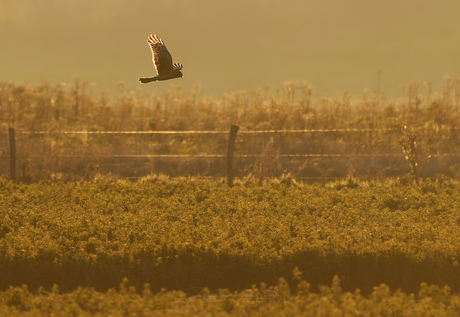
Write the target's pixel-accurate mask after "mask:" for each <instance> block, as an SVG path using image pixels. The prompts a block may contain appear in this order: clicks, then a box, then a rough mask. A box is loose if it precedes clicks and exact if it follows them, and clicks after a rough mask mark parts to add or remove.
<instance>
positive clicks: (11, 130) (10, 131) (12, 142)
mask: <svg viewBox="0 0 460 317" xmlns="http://www.w3.org/2000/svg"><path fill="white" fill-rule="evenodd" d="M8 135H9V137H10V179H11V180H12V181H13V182H14V183H16V138H15V136H14V128H8Z"/></svg>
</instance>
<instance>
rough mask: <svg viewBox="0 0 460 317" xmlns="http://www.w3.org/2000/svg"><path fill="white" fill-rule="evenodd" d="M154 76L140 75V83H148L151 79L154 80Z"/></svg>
mask: <svg viewBox="0 0 460 317" xmlns="http://www.w3.org/2000/svg"><path fill="white" fill-rule="evenodd" d="M156 80H157V79H156V77H141V78H139V82H140V83H142V84H147V83H150V82H152V81H156Z"/></svg>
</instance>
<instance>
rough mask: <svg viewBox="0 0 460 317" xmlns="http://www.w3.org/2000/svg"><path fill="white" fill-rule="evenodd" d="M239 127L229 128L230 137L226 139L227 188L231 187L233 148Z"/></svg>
mask: <svg viewBox="0 0 460 317" xmlns="http://www.w3.org/2000/svg"><path fill="white" fill-rule="evenodd" d="M239 129H240V127H238V126H236V125H233V124H232V127H231V128H230V136H229V138H228V153H227V182H228V186H230V187H232V186H233V150H234V148H235V140H236V134H237V133H238V130H239Z"/></svg>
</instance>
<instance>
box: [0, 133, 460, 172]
mask: <svg viewBox="0 0 460 317" xmlns="http://www.w3.org/2000/svg"><path fill="white" fill-rule="evenodd" d="M11 130H13V132H14V133H13V134H15V135H23V136H25V137H33V136H46V135H51V136H53V135H54V136H57V135H69V136H71V135H75V136H78V135H80V136H90V135H94V136H96V135H101V136H104V135H151V136H155V135H157V136H161V135H169V136H181V135H182V136H185V135H203V136H205V135H222V136H224V135H229V131H228V130H227V131H86V130H84V131H21V130H15V129H10V130H9V132H8V133H1V132H0V136H1V135H5V134H10V153H7V154H9V155H5V154H6V152H5V151H3V154H2V153H0V158H3V159H5V158H10V161H11V163H10V170H11V171H14V170H15V169H16V167H15V166H14V165H15V161H16V159H18V158H23V157H27V158H50V157H53V158H64V159H65V158H69V159H72V158H101V159H108V158H120V159H123V158H144V159H197V158H200V159H222V158H228V156H229V153H226V154H225V153H221V154H207V153H200V154H156V153H147V154H146V153H143V154H141V153H139V154H132V153H131V154H104V153H91V152H90V151H89V152H86V153H77V154H63V153H52V152H48V153H47V154H41V153H39V154H36V153H27V154H25V153H22V151H19V152H20V153H12V151H11V148H14V149H15V148H16V146H15V144H11V142H13V143H14V142H15V141H14V140H13V141H12V139H11ZM388 132H390V133H391V132H395V133H396V130H395V129H392V128H377V129H373V128H351V129H304V130H286V129H282V130H273V129H271V130H239V131H238V134H239V135H240V134H241V135H254V136H257V135H270V134H284V135H293V134H306V133H311V134H315V133H320V134H327V133H345V134H348V133H368V134H370V135H372V134H373V133H388ZM13 139H14V136H13ZM11 145H13V147H11ZM0 152H1V151H0ZM14 152H16V150H14ZM232 152H233V150H232ZM391 152H393V151H391ZM265 155H266V156H276V157H279V158H288V159H289V158H292V159H295V158H299V159H308V158H332V159H333V158H336V159H340V158H344V159H354V158H398V159H402V160H404V157H405V155H404V154H403V153H402V151H395V152H393V153H389V152H385V153H378V151H374V152H371V153H369V152H366V151H364V153H363V152H359V151H355V153H331V152H329V153H279V152H278V153H268V154H267V153H265ZM233 156H234V157H236V158H259V157H261V153H258V154H252V153H251V154H250V153H246V154H244V153H237V154H234V155H233V153H232V157H233ZM420 156H421V155H420ZM429 157H436V158H439V157H446V158H448V157H451V158H456V157H460V153H434V154H432V155H429Z"/></svg>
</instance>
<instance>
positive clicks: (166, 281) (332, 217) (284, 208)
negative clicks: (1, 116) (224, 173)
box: [0, 176, 460, 294]
mask: <svg viewBox="0 0 460 317" xmlns="http://www.w3.org/2000/svg"><path fill="white" fill-rule="evenodd" d="M404 183H405V181H404V179H401V180H394V181H392V182H389V183H385V184H382V183H373V182H371V183H359V182H356V181H353V180H352V179H350V180H349V181H348V182H343V183H333V184H331V185H329V186H326V187H321V186H320V185H303V184H298V183H296V182H295V181H293V180H292V179H290V178H283V179H273V180H267V181H265V182H264V184H263V185H259V184H258V183H253V182H251V181H247V182H246V181H238V182H237V185H236V186H235V187H233V188H229V187H228V186H227V185H226V184H225V183H224V182H223V181H214V180H206V179H201V178H198V179H194V178H179V179H168V178H167V177H164V176H151V177H149V178H147V179H144V180H143V181H141V182H136V183H129V182H106V181H100V182H95V183H68V184H50V185H45V184H43V183H41V184H31V185H24V184H12V183H11V182H8V181H6V180H2V181H1V186H0V210H2V214H1V217H2V219H1V221H0V272H2V274H1V277H0V287H1V288H3V289H5V288H7V287H8V286H10V285H13V286H20V285H22V284H26V285H28V286H29V287H30V289H32V290H34V289H37V288H38V287H39V286H43V287H45V288H48V289H49V288H51V287H52V285H53V284H57V285H59V288H60V289H61V290H62V291H69V290H73V289H75V288H76V287H78V286H87V287H95V288H96V289H98V290H101V291H104V290H107V289H108V288H111V287H116V286H117V285H118V284H119V283H120V281H121V280H122V278H124V277H127V278H128V279H129V281H130V282H131V283H132V285H134V286H135V287H136V288H137V289H141V288H142V286H143V284H144V283H149V284H150V286H151V289H152V291H153V292H158V291H159V290H160V289H162V288H166V289H168V290H179V289H184V288H188V287H209V288H210V289H219V288H228V289H230V290H241V289H245V288H248V287H250V286H251V285H252V284H257V285H260V283H262V282H264V283H267V284H269V285H275V284H276V283H277V281H278V279H279V278H280V277H283V278H285V279H286V280H287V282H288V283H289V285H291V287H294V286H293V285H294V284H295V283H294V280H293V278H292V273H291V272H292V270H293V269H294V268H295V267H298V269H299V270H300V271H301V272H303V275H302V276H303V278H304V279H305V280H306V281H308V282H309V283H311V286H312V290H314V291H317V290H318V287H319V285H327V284H329V283H330V281H331V279H332V277H333V276H334V275H336V274H337V275H338V276H339V277H340V278H341V280H342V284H341V285H342V288H343V289H344V290H347V291H354V290H355V289H356V288H359V289H360V290H361V291H362V292H363V293H364V294H368V293H369V292H371V290H372V288H373V287H374V286H376V285H379V284H381V283H385V284H387V285H388V286H389V287H390V288H391V289H397V288H401V289H402V290H404V291H406V292H416V291H417V290H418V288H419V286H420V283H422V282H426V283H428V284H437V285H439V286H443V285H449V287H451V288H452V289H453V290H454V291H456V292H457V291H459V290H460V275H459V274H458V270H459V268H458V262H459V256H460V248H459V246H460V233H459V232H460V230H459V224H460V215H459V213H458V210H459V204H460V201H459V199H458V197H460V184H459V183H458V182H456V181H452V180H447V179H445V178H443V177H439V178H437V179H435V180H425V181H423V182H421V184H420V186H415V185H404Z"/></svg>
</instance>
